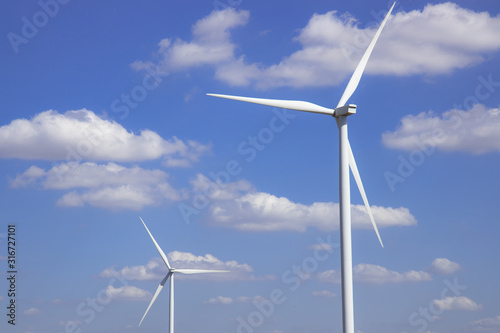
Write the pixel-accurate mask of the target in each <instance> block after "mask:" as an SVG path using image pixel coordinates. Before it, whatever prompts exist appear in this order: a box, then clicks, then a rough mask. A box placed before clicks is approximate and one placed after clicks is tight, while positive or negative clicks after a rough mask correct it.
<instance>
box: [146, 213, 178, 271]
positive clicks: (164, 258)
mask: <svg viewBox="0 0 500 333" xmlns="http://www.w3.org/2000/svg"><path fill="white" fill-rule="evenodd" d="M139 218H140V219H141V221H142V224H144V228H146V230H147V231H148V234H149V237H151V240H152V241H153V243H154V244H155V246H156V249H157V250H158V252H159V253H160V256H161V258H162V259H163V262H164V263H165V265H167V268H168V269H169V270H170V268H171V267H170V264H169V263H168V259H167V256H166V255H165V253H163V250H162V249H161V247H160V245H158V243H157V242H156V240H155V238H154V237H153V235H152V234H151V232H150V231H149V229H148V227H147V226H146V223H144V221H143V220H142V217H139Z"/></svg>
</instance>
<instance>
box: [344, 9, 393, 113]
mask: <svg viewBox="0 0 500 333" xmlns="http://www.w3.org/2000/svg"><path fill="white" fill-rule="evenodd" d="M395 4H396V3H395V2H394V3H393V4H392V7H391V9H389V12H388V13H387V15H386V16H385V18H384V20H383V21H382V23H381V24H380V27H379V28H378V30H377V33H376V34H375V36H374V37H373V39H372V41H371V43H370V45H368V48H367V49H366V51H365V54H364V55H363V58H361V61H360V62H359V64H358V67H356V70H355V71H354V73H353V74H352V76H351V79H350V80H349V83H348V84H347V87H346V88H345V90H344V93H343V94H342V97H341V98H340V101H339V104H338V105H337V107H340V106H344V105H345V104H346V103H347V100H349V98H350V97H351V96H352V94H353V93H354V91H355V90H356V88H357V87H358V83H359V80H360V79H361V75H363V72H364V70H365V67H366V64H367V63H368V59H369V58H370V55H371V54H372V51H373V48H374V47H375V44H376V43H377V40H378V37H379V36H380V33H381V32H382V29H384V26H385V24H386V22H387V20H388V19H389V16H390V15H391V12H392V9H393V8H394V5H395Z"/></svg>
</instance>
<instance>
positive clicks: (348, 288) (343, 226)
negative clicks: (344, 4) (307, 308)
mask: <svg viewBox="0 0 500 333" xmlns="http://www.w3.org/2000/svg"><path fill="white" fill-rule="evenodd" d="M395 4H396V3H393V4H392V7H391V9H390V10H389V12H388V13H387V15H386V17H385V18H384V20H383V21H382V23H381V24H380V27H379V28H378V30H377V33H376V34H375V36H374V37H373V39H372V41H371V43H370V45H369V46H368V48H367V49H366V51H365V54H364V55H363V57H362V58H361V61H360V62H359V64H358V66H357V67H356V69H355V71H354V73H353V74H352V77H351V79H350V80H349V83H348V84H347V87H346V89H345V90H344V93H343V94H342V97H341V98H340V101H339V103H338V104H337V107H336V108H335V109H330V108H325V107H322V106H319V105H316V104H313V103H309V102H302V101H292V100H276V99H263V98H252V97H240V96H230V95H220V94H207V95H209V96H215V97H221V98H227V99H234V100H237V101H243V102H250V103H256V104H262V105H268V106H273V107H277V108H283V109H290V110H297V111H305V112H313V113H321V114H327V115H330V116H333V117H335V119H336V121H337V126H338V128H339V147H340V149H339V178H340V186H339V187H340V189H339V192H340V243H341V272H342V322H343V332H344V333H354V305H353V281H352V246H351V197H350V188H349V166H350V167H351V171H352V174H353V176H354V179H355V180H356V184H357V185H358V188H359V191H360V193H361V196H362V198H363V202H364V204H365V207H366V210H367V212H368V215H369V217H370V220H371V222H372V225H373V228H374V229H375V232H376V234H377V237H378V240H379V242H380V245H382V247H384V244H383V243H382V239H381V238H380V234H379V232H378V229H377V225H376V224H375V220H374V219H373V214H372V211H371V208H370V204H369V203H368V199H367V197H366V194H365V190H364V188H363V183H362V182H361V177H360V176H359V172H358V167H357V166H356V161H355V160H354V155H353V153H352V150H351V145H350V144H349V140H348V138H347V117H348V116H350V115H352V114H355V113H356V105H354V104H346V103H347V101H348V100H349V98H350V97H351V96H352V94H353V93H354V91H355V90H356V88H357V87H358V83H359V80H360V79H361V76H362V75H363V71H364V70H365V67H366V64H367V62H368V59H369V58H370V55H371V53H372V51H373V48H374V46H375V43H376V42H377V40H378V38H379V36H380V33H381V32H382V29H383V28H384V26H385V24H386V23H387V20H388V19H389V16H390V15H391V12H392V10H393V8H394V5H395Z"/></svg>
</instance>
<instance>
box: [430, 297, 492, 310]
mask: <svg viewBox="0 0 500 333" xmlns="http://www.w3.org/2000/svg"><path fill="white" fill-rule="evenodd" d="M432 302H433V303H434V306H435V307H436V308H437V309H439V310H443V311H454V310H460V311H478V310H481V309H482V308H483V306H482V305H478V304H477V303H476V302H474V301H473V300H471V299H469V298H467V297H465V296H458V297H445V298H443V299H435V300H433V301H432Z"/></svg>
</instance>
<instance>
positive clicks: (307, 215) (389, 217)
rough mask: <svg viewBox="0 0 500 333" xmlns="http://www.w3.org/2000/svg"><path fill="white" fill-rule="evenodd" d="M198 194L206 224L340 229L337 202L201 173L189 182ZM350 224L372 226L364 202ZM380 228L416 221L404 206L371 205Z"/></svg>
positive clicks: (264, 229)
mask: <svg viewBox="0 0 500 333" xmlns="http://www.w3.org/2000/svg"><path fill="white" fill-rule="evenodd" d="M191 184H192V185H193V188H194V190H195V191H199V192H197V193H200V192H201V193H206V194H207V197H208V201H209V203H210V207H209V216H208V220H209V223H210V224H212V225H214V226H219V227H229V228H235V229H239V230H243V231H259V232H270V231H282V230H290V231H297V232H304V231H306V230H307V229H308V228H317V229H320V230H323V231H331V230H337V229H338V228H339V205H338V204H337V203H333V202H315V203H313V204H311V205H304V204H300V203H295V202H293V201H291V200H290V199H288V198H285V197H276V196H274V195H272V194H268V193H263V192H257V191H255V189H254V188H253V187H252V186H251V184H249V183H248V182H246V181H242V180H240V181H238V182H234V183H227V184H223V183H220V182H219V183H215V182H212V181H210V180H209V179H208V178H207V177H205V176H203V175H200V174H199V175H197V178H196V179H195V180H194V181H192V182H191ZM351 209H352V212H351V215H352V225H353V227H354V228H358V229H372V225H371V222H370V219H369V217H368V214H366V211H365V207H364V206H363V205H352V206H351ZM372 211H373V216H374V218H375V221H376V222H377V226H378V227H379V228H384V227H390V226H411V225H416V224H417V221H416V219H415V217H414V216H413V215H411V214H410V212H409V210H408V209H407V208H403V207H400V208H391V207H387V208H386V207H379V206H372Z"/></svg>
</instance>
